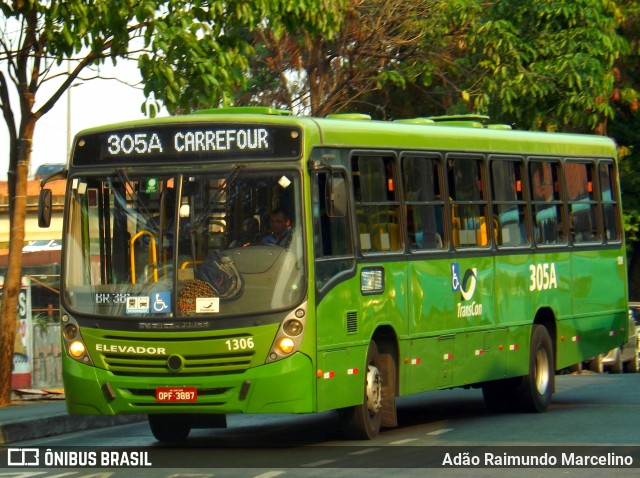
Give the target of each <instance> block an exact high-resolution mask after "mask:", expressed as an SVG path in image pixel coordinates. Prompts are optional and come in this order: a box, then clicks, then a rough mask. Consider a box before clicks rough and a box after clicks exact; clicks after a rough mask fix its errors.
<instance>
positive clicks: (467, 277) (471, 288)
mask: <svg viewBox="0 0 640 478" xmlns="http://www.w3.org/2000/svg"><path fill="white" fill-rule="evenodd" d="M477 276H478V269H476V268H475V267H474V268H473V269H467V270H466V271H465V272H464V277H462V279H461V278H460V264H459V263H458V262H454V263H452V264H451V290H452V291H453V292H460V294H461V295H462V299H463V300H469V299H471V297H473V293H474V292H475V291H476V283H477Z"/></svg>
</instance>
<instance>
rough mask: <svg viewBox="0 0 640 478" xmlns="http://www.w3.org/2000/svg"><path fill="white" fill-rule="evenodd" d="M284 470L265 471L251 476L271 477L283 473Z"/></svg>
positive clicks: (257, 477)
mask: <svg viewBox="0 0 640 478" xmlns="http://www.w3.org/2000/svg"><path fill="white" fill-rule="evenodd" d="M285 473H286V471H267V472H266V473H263V474H261V475H256V476H254V477H253V478H273V477H274V476H280V475H284V474H285Z"/></svg>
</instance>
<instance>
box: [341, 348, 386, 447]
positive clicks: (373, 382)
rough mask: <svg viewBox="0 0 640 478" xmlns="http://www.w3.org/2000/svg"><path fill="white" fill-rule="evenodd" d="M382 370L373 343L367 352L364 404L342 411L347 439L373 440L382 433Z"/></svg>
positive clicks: (342, 423)
mask: <svg viewBox="0 0 640 478" xmlns="http://www.w3.org/2000/svg"><path fill="white" fill-rule="evenodd" d="M380 370H381V364H380V353H379V352H378V346H377V345H376V343H375V342H371V343H370V344H369V350H368V351H367V366H366V376H365V384H364V399H363V403H362V404H360V405H355V406H353V407H349V408H344V409H342V410H340V426H341V428H342V431H343V433H344V435H345V436H346V437H347V438H351V439H356V440H371V439H373V438H375V437H376V436H377V435H378V433H379V432H380V425H381V422H382V413H381V412H382V379H383V378H382V373H381V372H380Z"/></svg>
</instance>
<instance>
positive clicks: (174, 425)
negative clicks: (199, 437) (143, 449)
mask: <svg viewBox="0 0 640 478" xmlns="http://www.w3.org/2000/svg"><path fill="white" fill-rule="evenodd" d="M148 418H149V427H150V428H151V433H153V436H154V437H156V440H158V441H161V442H166V443H177V442H181V441H183V440H186V438H187V437H188V436H189V433H190V432H191V416H190V415H177V414H173V415H149V416H148Z"/></svg>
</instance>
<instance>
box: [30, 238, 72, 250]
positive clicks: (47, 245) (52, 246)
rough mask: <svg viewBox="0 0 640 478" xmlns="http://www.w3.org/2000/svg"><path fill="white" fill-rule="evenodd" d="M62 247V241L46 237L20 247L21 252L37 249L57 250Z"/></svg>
mask: <svg viewBox="0 0 640 478" xmlns="http://www.w3.org/2000/svg"><path fill="white" fill-rule="evenodd" d="M60 249H62V242H61V241H59V240H57V239H46V240H38V241H31V242H30V243H29V244H27V245H26V246H24V247H23V248H22V252H38V251H59V250H60Z"/></svg>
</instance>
